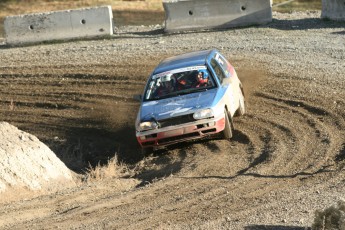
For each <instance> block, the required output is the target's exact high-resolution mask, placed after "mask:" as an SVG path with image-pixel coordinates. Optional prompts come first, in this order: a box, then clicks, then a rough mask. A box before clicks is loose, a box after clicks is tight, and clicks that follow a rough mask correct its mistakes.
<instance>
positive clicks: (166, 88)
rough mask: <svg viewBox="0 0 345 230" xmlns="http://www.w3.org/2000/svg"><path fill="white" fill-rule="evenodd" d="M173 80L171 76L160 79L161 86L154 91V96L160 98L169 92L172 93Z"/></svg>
mask: <svg viewBox="0 0 345 230" xmlns="http://www.w3.org/2000/svg"><path fill="white" fill-rule="evenodd" d="M174 90H175V88H174V78H173V77H172V74H168V75H165V76H163V77H161V84H160V86H159V87H158V88H157V90H156V93H155V94H156V96H159V97H162V96H165V95H167V94H169V93H171V92H174Z"/></svg>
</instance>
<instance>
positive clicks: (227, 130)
mask: <svg viewBox="0 0 345 230" xmlns="http://www.w3.org/2000/svg"><path fill="white" fill-rule="evenodd" d="M224 115H225V127H224V130H223V136H224V139H226V140H230V138H231V137H232V131H233V124H232V119H231V118H230V117H229V114H228V111H227V110H226V109H225V110H224Z"/></svg>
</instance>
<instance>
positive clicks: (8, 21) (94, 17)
mask: <svg viewBox="0 0 345 230" xmlns="http://www.w3.org/2000/svg"><path fill="white" fill-rule="evenodd" d="M112 19H113V14H112V10H111V6H102V7H94V8H84V9H76V10H66V11H53V12H47V13H37V14H26V15H18V16H9V17H6V18H5V21H4V29H5V38H6V43H7V44H9V45H18V44H26V43H35V42H42V41H52V40H66V39H76V38H92V37H98V36H106V35H112V34H113V25H112Z"/></svg>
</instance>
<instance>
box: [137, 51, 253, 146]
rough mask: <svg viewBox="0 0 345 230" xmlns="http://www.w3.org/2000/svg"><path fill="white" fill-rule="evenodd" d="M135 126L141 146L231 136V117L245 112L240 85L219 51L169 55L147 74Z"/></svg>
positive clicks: (232, 68)
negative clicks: (215, 135)
mask: <svg viewBox="0 0 345 230" xmlns="http://www.w3.org/2000/svg"><path fill="white" fill-rule="evenodd" d="M138 98H139V100H140V102H141V105H140V109H139V112H138V115H137V119H136V123H135V129H136V138H137V140H138V142H139V144H140V145H141V147H142V148H143V149H146V148H152V147H153V148H154V149H155V148H159V147H160V146H166V145H170V144H174V143H177V142H182V141H186V140H192V139H198V138H204V137H206V136H210V135H214V134H217V133H222V134H223V137H224V138H225V139H230V138H231V137H232V134H233V117H234V116H235V115H243V114H244V113H245V111H246V108H245V99H244V94H243V88H242V83H241V81H240V80H239V78H238V77H237V74H236V71H235V69H234V67H233V66H232V65H231V64H230V63H229V62H228V61H227V60H226V59H225V58H224V56H223V55H222V54H220V53H219V51H218V50H216V49H212V50H202V51H196V52H191V53H186V54H182V55H178V56H174V57H170V58H167V59H165V60H163V61H162V62H160V63H159V65H158V66H157V67H156V68H155V70H154V71H153V72H152V74H151V76H150V77H149V79H148V81H147V84H146V87H145V90H144V93H143V95H140V96H139V97H138Z"/></svg>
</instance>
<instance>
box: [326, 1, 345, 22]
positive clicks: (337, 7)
mask: <svg viewBox="0 0 345 230" xmlns="http://www.w3.org/2000/svg"><path fill="white" fill-rule="evenodd" d="M321 17H322V18H329V19H332V20H338V21H344V20H345V0H322V13H321Z"/></svg>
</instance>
